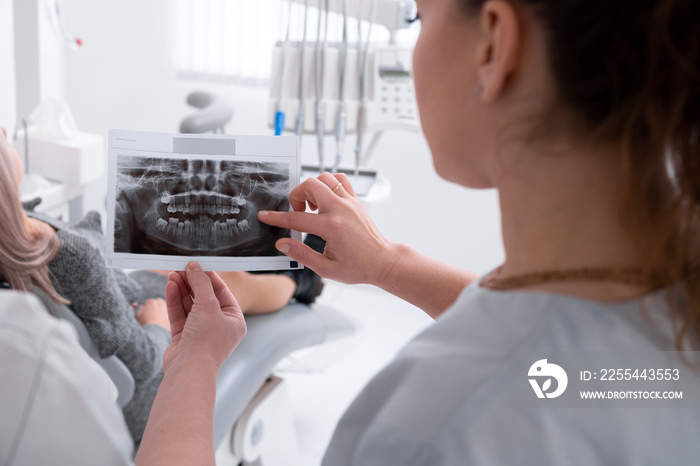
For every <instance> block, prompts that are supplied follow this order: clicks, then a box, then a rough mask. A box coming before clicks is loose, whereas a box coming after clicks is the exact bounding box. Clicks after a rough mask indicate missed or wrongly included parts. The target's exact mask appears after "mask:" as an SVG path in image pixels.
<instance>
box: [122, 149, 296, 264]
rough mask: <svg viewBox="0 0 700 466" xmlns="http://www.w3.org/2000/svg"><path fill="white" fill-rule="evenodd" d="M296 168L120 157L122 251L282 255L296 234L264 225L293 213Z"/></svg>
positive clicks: (201, 160) (275, 165) (174, 253)
mask: <svg viewBox="0 0 700 466" xmlns="http://www.w3.org/2000/svg"><path fill="white" fill-rule="evenodd" d="M288 195H289V164H288V163H268V162H250V161H231V160H221V159H219V160H217V159H215V158H207V159H199V158H197V159H176V158H158V157H143V156H126V155H120V156H119V157H118V158H117V175H116V205H115V220H114V250H115V252H124V253H134V254H164V255H175V256H236V257H245V256H277V255H279V254H280V253H279V252H278V251H277V250H276V249H275V241H276V240H278V239H279V238H282V237H288V236H289V230H283V229H280V228H275V227H270V226H268V225H265V224H263V223H260V222H259V221H258V220H257V212H258V211H259V210H289V200H288Z"/></svg>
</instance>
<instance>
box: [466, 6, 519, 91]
mask: <svg viewBox="0 0 700 466" xmlns="http://www.w3.org/2000/svg"><path fill="white" fill-rule="evenodd" d="M516 8H517V7H516V6H514V5H513V3H511V2H508V1H504V0H490V1H487V2H485V3H484V5H483V7H482V9H481V14H480V15H481V18H480V27H481V43H480V44H479V45H478V46H477V49H476V57H475V59H476V66H477V73H478V79H479V85H478V87H477V88H478V92H477V94H478V95H479V96H480V98H481V99H482V100H483V101H485V102H491V101H494V100H495V99H497V98H498V96H499V95H501V94H502V92H503V90H504V88H505V87H506V85H507V83H508V78H509V77H510V76H511V75H512V74H513V73H514V72H515V70H516V69H517V66H518V62H519V58H520V53H521V43H522V30H521V26H520V24H519V22H518V14H517V10H516Z"/></svg>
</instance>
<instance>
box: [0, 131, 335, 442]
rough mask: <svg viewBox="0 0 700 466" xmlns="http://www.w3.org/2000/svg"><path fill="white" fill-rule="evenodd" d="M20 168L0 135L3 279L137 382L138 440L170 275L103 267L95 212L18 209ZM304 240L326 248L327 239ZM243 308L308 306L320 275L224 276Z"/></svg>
mask: <svg viewBox="0 0 700 466" xmlns="http://www.w3.org/2000/svg"><path fill="white" fill-rule="evenodd" d="M21 178H22V166H21V162H20V159H19V157H18V155H17V152H16V151H15V149H14V148H13V147H12V146H11V145H10V144H9V143H8V142H7V139H6V133H5V130H4V129H3V130H2V134H1V135H0V202H2V208H0V283H2V282H5V284H6V285H8V286H9V287H10V288H13V289H15V290H21V291H27V290H32V291H33V290H38V291H40V292H42V293H43V294H45V295H46V296H48V297H49V298H50V299H52V300H53V301H55V302H57V303H61V304H67V305H68V306H69V307H70V308H71V309H72V310H73V312H74V313H75V314H76V315H77V316H78V317H79V318H80V319H81V320H82V321H83V323H84V324H85V326H86V328H87V330H88V332H89V333H90V336H91V337H92V340H93V341H94V343H95V345H96V346H97V348H98V350H99V353H100V356H101V357H103V358H104V357H108V356H111V355H116V356H117V357H119V359H121V360H122V361H123V362H124V363H125V364H126V366H127V367H128V368H129V370H130V371H131V373H132V375H133V377H134V381H135V391H134V396H133V398H132V400H131V401H130V402H129V403H128V404H127V405H126V406H125V407H124V410H123V411H124V416H125V419H126V422H127V424H128V426H129V430H130V431H131V434H132V437H133V439H134V441H135V442H136V443H138V442H139V441H140V440H141V437H142V435H143V430H144V428H145V425H146V420H147V419H148V415H149V412H150V409H151V405H152V403H153V399H154V397H155V395H156V391H157V390H158V386H159V384H160V381H161V379H162V377H163V369H162V362H163V352H164V351H165V348H166V347H167V346H168V344H169V343H170V324H169V321H168V315H167V309H166V306H165V301H164V300H163V299H162V298H163V297H164V295H165V285H166V283H167V277H165V276H164V275H162V274H160V273H156V272H148V271H139V272H134V273H133V274H131V275H127V274H126V273H124V272H123V271H121V270H117V269H111V268H107V267H106V265H105V264H106V263H105V257H104V251H103V243H104V236H103V234H102V228H101V222H100V216H99V214H97V213H96V212H90V213H88V214H87V215H86V216H85V217H84V218H83V219H82V220H80V221H79V222H78V223H75V224H71V225H68V224H66V223H63V222H59V221H56V220H54V219H51V218H49V217H47V216H44V215H41V214H38V213H34V212H32V209H33V207H34V206H35V205H36V204H37V203H34V204H33V205H27V206H25V207H26V208H27V210H26V211H25V209H24V208H23V206H22V204H21V202H20V198H19V183H20V180H21ZM307 243H308V244H310V245H311V246H312V247H313V248H314V249H320V251H323V247H324V245H325V243H323V241H322V240H320V238H317V237H313V236H309V237H308V238H307ZM221 276H222V278H223V279H224V281H225V282H226V284H227V285H228V286H229V287H230V288H231V290H232V291H233V293H234V294H235V296H236V297H237V299H238V301H239V303H240V305H241V308H242V309H243V311H244V312H246V313H263V312H272V311H276V310H279V309H281V308H282V307H284V306H285V305H286V304H287V303H288V302H289V301H290V299H292V298H295V299H296V300H297V301H300V302H304V303H310V302H313V301H314V300H315V298H316V296H318V294H320V292H321V289H322V282H321V279H320V277H318V276H317V275H315V274H314V273H313V272H311V271H310V270H308V269H304V270H299V271H289V272H283V273H280V274H273V273H267V274H256V275H253V274H248V273H245V272H225V273H222V274H221Z"/></svg>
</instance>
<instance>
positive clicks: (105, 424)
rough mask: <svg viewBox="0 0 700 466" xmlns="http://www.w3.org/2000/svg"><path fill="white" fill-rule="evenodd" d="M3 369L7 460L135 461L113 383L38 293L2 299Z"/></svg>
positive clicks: (0, 405) (1, 430)
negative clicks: (39, 297)
mask: <svg viewBox="0 0 700 466" xmlns="http://www.w3.org/2000/svg"><path fill="white" fill-rule="evenodd" d="M22 295H23V296H22ZM0 374H2V383H1V384H0V413H2V416H1V417H0V463H1V464H10V465H32V464H57V465H64V464H66V465H68V464H70V465H83V464H84V465H95V464H100V465H107V466H112V465H115V466H116V465H120V466H121V465H131V464H132V461H131V458H132V454H133V442H132V439H131V437H130V436H129V433H128V430H127V427H126V423H125V421H124V417H123V415H122V411H121V409H120V408H119V407H118V406H117V404H116V402H115V399H114V396H113V385H112V382H111V380H110V379H109V377H108V376H107V375H106V374H105V373H104V372H103V371H102V369H101V368H100V367H99V366H98V365H97V363H95V362H94V361H93V360H92V359H90V357H89V356H88V355H87V354H86V353H85V352H84V351H83V349H82V348H81V347H80V345H79V344H78V342H77V340H76V337H75V332H74V330H73V328H72V327H71V326H70V324H68V323H66V322H62V321H59V320H57V319H55V318H53V317H51V316H50V315H49V314H48V313H47V312H46V310H44V309H43V307H42V306H41V304H40V303H39V302H38V301H37V300H36V299H34V297H33V296H29V295H26V294H24V293H14V292H13V293H11V294H6V293H3V295H2V298H0Z"/></svg>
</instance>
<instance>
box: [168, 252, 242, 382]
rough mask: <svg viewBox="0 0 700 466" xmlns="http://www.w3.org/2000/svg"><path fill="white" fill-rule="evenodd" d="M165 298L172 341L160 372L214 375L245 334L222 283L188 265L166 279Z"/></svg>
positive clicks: (238, 311)
mask: <svg viewBox="0 0 700 466" xmlns="http://www.w3.org/2000/svg"><path fill="white" fill-rule="evenodd" d="M165 298H166V303H167V306H168V317H169V319H170V327H171V333H172V341H171V343H170V346H169V347H168V348H167V349H166V350H165V355H164V357H163V371H164V372H165V371H168V370H169V369H170V367H172V366H182V365H185V366H188V365H189V364H195V365H197V364H204V365H207V366H209V365H212V366H210V367H213V368H214V369H215V370H216V371H218V370H219V369H220V368H221V366H222V365H223V363H224V362H225V361H226V359H228V357H229V356H230V355H231V352H232V351H233V350H234V349H235V348H236V346H238V344H239V343H240V342H241V340H242V339H243V337H244V336H245V334H246V324H245V319H244V317H243V312H242V311H241V308H240V306H239V305H238V302H237V301H236V298H234V296H233V294H232V293H231V290H230V289H229V288H228V286H226V283H224V281H223V280H222V279H221V278H220V277H219V276H218V275H217V274H216V273H214V272H203V271H202V268H201V267H200V266H199V264H197V263H196V262H190V263H189V264H188V265H187V270H186V271H185V272H171V273H170V274H169V275H168V284H167V286H166V288H165Z"/></svg>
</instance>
